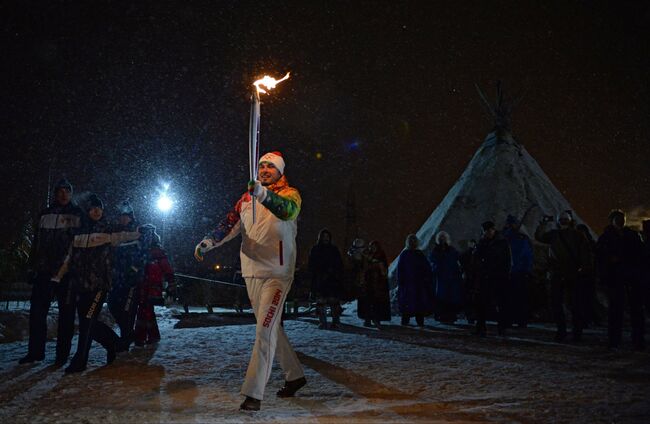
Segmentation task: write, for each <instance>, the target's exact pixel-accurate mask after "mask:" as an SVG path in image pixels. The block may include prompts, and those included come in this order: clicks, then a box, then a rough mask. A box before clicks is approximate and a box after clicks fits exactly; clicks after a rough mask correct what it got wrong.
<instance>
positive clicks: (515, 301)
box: [503, 215, 533, 328]
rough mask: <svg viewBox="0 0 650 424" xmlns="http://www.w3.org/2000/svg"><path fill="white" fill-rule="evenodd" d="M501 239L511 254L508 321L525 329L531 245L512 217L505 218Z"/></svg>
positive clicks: (515, 219)
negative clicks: (502, 238) (504, 241)
mask: <svg viewBox="0 0 650 424" xmlns="http://www.w3.org/2000/svg"><path fill="white" fill-rule="evenodd" d="M503 237H505V239H506V240H507V241H508V244H509V245H510V252H511V253H512V268H511V270H510V290H508V292H509V293H508V296H507V297H508V300H509V301H508V307H507V310H508V312H509V319H508V321H509V322H510V323H516V324H517V325H518V326H519V327H522V328H525V327H526V326H527V325H528V316H529V308H528V286H529V284H530V279H531V275H532V271H533V245H532V244H531V243H530V239H529V238H528V236H527V235H526V234H524V233H522V232H521V222H520V221H519V219H518V218H517V217H515V216H514V215H508V217H507V218H506V227H505V229H504V230H503Z"/></svg>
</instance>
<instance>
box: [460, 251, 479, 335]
mask: <svg viewBox="0 0 650 424" xmlns="http://www.w3.org/2000/svg"><path fill="white" fill-rule="evenodd" d="M475 251H476V240H474V239H471V240H467V243H466V247H465V249H464V250H463V252H462V253H461V254H460V255H459V256H458V262H459V263H460V269H461V271H462V276H463V309H464V311H465V317H466V318H467V322H468V323H469V324H474V323H475V322H476V310H475V308H474V303H475V302H474V298H475V296H476V292H475V291H476V289H477V288H476V287H474V283H475V281H476V279H475V278H474V252H475Z"/></svg>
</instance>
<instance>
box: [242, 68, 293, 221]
mask: <svg viewBox="0 0 650 424" xmlns="http://www.w3.org/2000/svg"><path fill="white" fill-rule="evenodd" d="M289 74H290V73H289V72H287V74H286V75H285V76H284V77H282V78H281V79H279V80H276V79H275V78H272V77H270V76H268V75H264V77H263V78H262V79H258V80H257V81H255V82H254V83H253V86H255V90H253V94H252V95H251V117H250V124H249V130H248V161H249V178H250V181H251V182H253V181H255V180H257V165H258V164H257V162H259V160H260V117H261V108H260V105H261V102H260V93H264V94H266V93H267V91H266V90H265V89H264V88H262V86H264V87H266V89H267V90H271V89H273V88H275V86H276V85H278V84H279V83H280V82H282V81H284V80H287V79H289ZM253 188H254V186H253V187H251V188H250V189H249V194H250V195H251V205H252V207H253V223H254V222H255V203H256V201H257V200H256V199H255V196H254V195H253Z"/></svg>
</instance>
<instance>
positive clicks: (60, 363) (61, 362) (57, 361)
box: [54, 356, 68, 368]
mask: <svg viewBox="0 0 650 424" xmlns="http://www.w3.org/2000/svg"><path fill="white" fill-rule="evenodd" d="M66 362H68V358H60V357H58V356H57V357H56V358H55V359H54V366H55V367H56V368H61V367H62V366H64V365H65V363H66Z"/></svg>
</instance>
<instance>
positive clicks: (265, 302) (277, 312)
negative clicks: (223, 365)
mask: <svg viewBox="0 0 650 424" xmlns="http://www.w3.org/2000/svg"><path fill="white" fill-rule="evenodd" d="M292 281H293V280H281V279H276V278H268V279H262V278H246V290H247V291H248V298H249V299H250V301H251V306H252V307H253V312H254V313H255V319H256V320H257V325H256V326H255V345H254V346H253V354H252V355H251V360H250V362H249V363H248V370H247V371H246V379H245V380H244V385H243V386H242V388H241V393H242V394H243V395H246V396H250V397H252V398H255V399H260V400H262V399H263V398H264V388H265V387H266V383H267V382H268V381H269V377H270V376H271V368H272V366H273V355H275V353H276V352H277V354H278V362H279V363H280V366H281V367H282V370H283V371H284V374H285V380H287V381H293V380H296V379H298V378H300V377H304V375H305V374H304V372H303V369H302V365H300V361H299V360H298V357H297V356H296V352H294V351H293V348H292V347H291V345H290V344H289V339H287V335H286V333H285V332H284V328H282V326H281V325H280V321H281V319H280V318H281V317H282V311H283V309H284V301H285V299H286V298H287V293H289V290H290V289H291V283H292Z"/></svg>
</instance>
